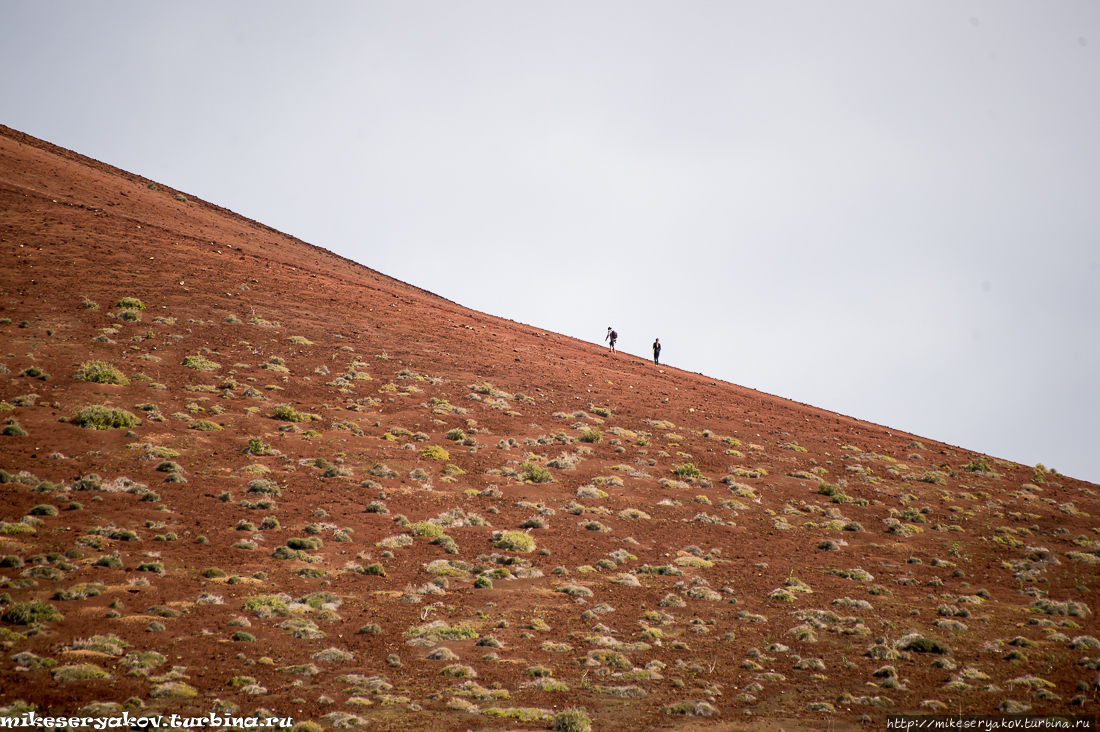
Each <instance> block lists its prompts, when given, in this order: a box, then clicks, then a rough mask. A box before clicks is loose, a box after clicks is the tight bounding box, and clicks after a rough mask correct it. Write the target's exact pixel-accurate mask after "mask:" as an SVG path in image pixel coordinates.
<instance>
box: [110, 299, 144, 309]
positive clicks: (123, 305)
mask: <svg viewBox="0 0 1100 732" xmlns="http://www.w3.org/2000/svg"><path fill="white" fill-rule="evenodd" d="M115 307H116V308H118V309H119V310H144V309H145V305H144V304H143V303H142V302H141V300H138V299H137V298H136V297H124V298H122V299H121V300H119V301H118V303H117V304H116V305H115Z"/></svg>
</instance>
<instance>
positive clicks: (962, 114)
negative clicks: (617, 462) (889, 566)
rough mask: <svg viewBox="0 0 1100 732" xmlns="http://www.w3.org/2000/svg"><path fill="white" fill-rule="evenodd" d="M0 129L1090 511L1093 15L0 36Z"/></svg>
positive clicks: (504, 7)
mask: <svg viewBox="0 0 1100 732" xmlns="http://www.w3.org/2000/svg"><path fill="white" fill-rule="evenodd" d="M0 69H3V71H2V72H0V122H3V123H4V124H7V125H9V126H12V127H15V128H16V129H19V130H21V131H24V132H27V133H29V134H32V135H35V136H37V137H41V138H44V139H46V140H48V141H50V142H53V143H56V144H59V145H62V146H64V147H67V148H71V149H73V150H75V151H77V152H80V153H83V154H85V155H89V156H91V157H94V158H97V159H99V160H103V161H104V162H107V163H110V164H113V165H116V166H118V167H121V168H124V169H126V170H129V171H132V172H135V173H138V174H141V175H145V176H148V177H150V178H153V179H155V180H159V181H161V182H162V183H164V184H166V185H169V186H172V187H175V188H179V189H181V190H184V191H187V192H189V193H191V194H193V195H195V196H199V197H201V198H204V199H206V200H209V201H211V202H214V203H217V204H219V205H222V206H225V207H227V208H230V209H233V210H235V211H237V212H239V213H241V214H244V215H246V216H248V217H250V218H254V219H257V220H259V221H261V222H263V223H266V224H268V225H271V226H273V227H275V228H277V229H280V230H282V231H285V232H287V233H290V234H293V235H295V236H298V237H300V238H302V239H304V240H306V241H308V242H310V243H313V244H317V245H319V246H322V247H324V248H326V249H329V250H332V251H334V252H337V253H339V254H342V255H344V256H346V257H349V258H351V259H354V260H356V261H358V262H361V263H363V264H365V265H367V266H370V267H372V268H374V269H377V270H380V271H382V272H384V273H386V274H389V275H391V276H394V277H397V278H398V279H401V280H404V281H406V282H409V283H411V284H414V285H417V286H420V287H423V288H425V289H427V290H431V291H432V292H435V293H437V294H439V295H442V296H444V297H446V298H449V299H451V300H454V301H456V302H458V303H460V304H462V305H466V306H468V307H472V308H475V309H477V310H481V311H484V312H488V313H492V314H494V315H499V316H503V317H507V318H511V319H513V320H517V321H521V322H524V323H529V324H531V325H534V326H537V327H539V328H542V329H546V330H552V331H557V332H561V333H565V334H567V335H571V336H575V337H578V338H583V339H588V340H592V341H596V342H599V341H601V339H602V338H603V335H604V332H605V330H606V328H607V326H609V325H612V326H614V327H615V328H616V329H617V330H618V332H619V334H620V347H621V348H622V350H624V351H627V352H632V353H636V354H639V355H643V356H648V354H649V346H650V344H651V343H652V342H653V339H654V338H655V337H660V338H661V342H662V344H664V360H665V361H667V362H668V363H669V364H672V365H675V366H679V367H682V368H685V369H690V370H692V371H699V372H702V373H705V374H708V375H712V376H716V377H719V378H722V379H725V380H729V381H732V382H736V383H738V384H743V385H745V386H748V387H752V388H754V389H759V390H762V391H765V392H769V393H772V394H777V395H779V396H783V397H788V398H791V399H796V400H798V401H801V402H806V403H809V404H812V405H815V406H819V407H823V408H826V409H830V410H835V411H838V412H841V413H844V414H848V415H851V416H854V417H859V418H862V419H867V420H871V421H873V422H877V423H880V424H883V425H886V426H888V427H892V428H895V429H898V430H905V431H909V432H914V433H917V434H919V435H924V436H927V437H931V438H934V439H938V440H943V441H946V442H949V443H952V444H956V445H959V446H962V447H966V448H969V449H974V450H978V451H982V452H986V453H989V454H991V455H993V456H995V457H1000V458H1005V459H1011V460H1015V461H1019V462H1022V463H1026V464H1034V463H1036V462H1042V463H1044V464H1045V465H1046V466H1047V467H1054V468H1057V469H1058V470H1060V471H1062V472H1064V473H1066V474H1068V475H1072V476H1075V477H1079V478H1084V479H1091V480H1093V481H1097V482H1100V385H1098V383H1097V377H1098V374H1100V335H1098V332H1097V328H1098V315H1100V271H1098V261H1100V3H1097V2H1095V0H1084V1H1082V2H1068V1H1066V2H1063V1H1060V0H1049V1H1044V2H1034V1H1033V0H1027V1H1026V2H1016V1H1014V0H993V1H990V2H968V1H965V0H942V1H937V0H919V1H918V0H912V1H911V2H889V3H886V2H881V1H880V0H867V1H865V2H842V1H839V0H828V1H825V0H822V1H820V2H795V1H791V2H759V1H757V0H753V1H751V2H749V1H745V2H736V1H733V0H727V1H724V2H690V1H676V2H671V1H670V2H647V1H645V0H628V1H624V2H598V1H595V0H584V1H583V2H561V1H559V0H555V1H554V2H510V1H509V2H454V1H447V2H406V1H402V2H325V3H300V2H293V3H291V2H275V1H273V0H263V2H240V1H238V2H221V1H218V2H194V1H189V2H182V3H161V2H145V1H142V2H95V3H90V2H86V1H85V0H80V1H79V2H77V1H58V0H54V1H50V0H33V1H32V0H5V1H4V2H0Z"/></svg>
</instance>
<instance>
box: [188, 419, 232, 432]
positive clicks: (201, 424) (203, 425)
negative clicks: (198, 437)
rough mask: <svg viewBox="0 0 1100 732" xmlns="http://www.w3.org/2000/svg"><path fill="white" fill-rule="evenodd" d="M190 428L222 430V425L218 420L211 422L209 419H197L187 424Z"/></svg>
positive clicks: (207, 430)
mask: <svg viewBox="0 0 1100 732" xmlns="http://www.w3.org/2000/svg"><path fill="white" fill-rule="evenodd" d="M187 429H189V430H199V431H200V432H221V431H222V430H223V429H224V427H222V426H221V425H220V424H218V423H217V422H211V421H210V420H208V419H196V420H195V421H194V422H192V423H191V424H190V425H188V426H187Z"/></svg>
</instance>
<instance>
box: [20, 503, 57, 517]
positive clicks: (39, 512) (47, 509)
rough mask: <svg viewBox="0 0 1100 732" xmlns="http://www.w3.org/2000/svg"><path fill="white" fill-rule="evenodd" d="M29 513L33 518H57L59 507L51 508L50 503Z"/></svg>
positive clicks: (41, 504)
mask: <svg viewBox="0 0 1100 732" xmlns="http://www.w3.org/2000/svg"><path fill="white" fill-rule="evenodd" d="M27 513H29V514H30V515H31V516H56V515H57V506H51V505H50V504H48V503H40V504H38V505H37V506H35V507H34V508H32V509H31V510H30V511H28V512H27Z"/></svg>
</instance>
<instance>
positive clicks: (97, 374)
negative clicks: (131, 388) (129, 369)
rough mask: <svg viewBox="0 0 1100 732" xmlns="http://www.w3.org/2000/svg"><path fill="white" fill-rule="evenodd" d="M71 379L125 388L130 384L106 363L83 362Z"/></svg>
mask: <svg viewBox="0 0 1100 732" xmlns="http://www.w3.org/2000/svg"><path fill="white" fill-rule="evenodd" d="M73 378H74V379H76V380H77V381H91V382H94V383H96V384H118V385H119V386H126V385H127V384H129V383H130V380H129V379H127V378H126V376H125V375H124V374H123V373H122V372H121V371H119V370H118V369H117V368H115V366H114V365H112V364H110V363H108V362H106V361H85V362H84V363H82V364H81V365H80V368H79V369H78V370H77V372H76V374H75V375H74V376H73Z"/></svg>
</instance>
